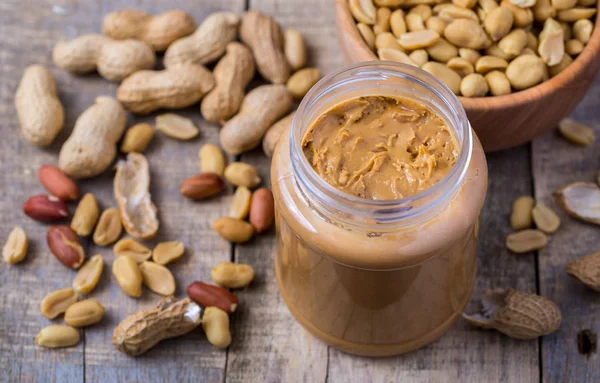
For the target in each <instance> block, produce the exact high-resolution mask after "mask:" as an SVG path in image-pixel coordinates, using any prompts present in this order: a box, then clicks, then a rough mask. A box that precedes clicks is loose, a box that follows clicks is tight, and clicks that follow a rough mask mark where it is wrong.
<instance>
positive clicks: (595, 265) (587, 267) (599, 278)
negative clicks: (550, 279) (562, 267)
mask: <svg viewBox="0 0 600 383" xmlns="http://www.w3.org/2000/svg"><path fill="white" fill-rule="evenodd" d="M567 273H568V274H569V275H571V276H572V277H574V278H576V279H578V280H579V281H580V282H581V283H583V284H584V285H586V286H587V287H589V288H590V289H592V290H595V291H599V292H600V251H596V252H595V253H592V254H588V255H586V256H584V257H581V258H579V259H576V260H574V261H571V262H569V263H568V264H567Z"/></svg>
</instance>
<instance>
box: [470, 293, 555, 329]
mask: <svg viewBox="0 0 600 383" xmlns="http://www.w3.org/2000/svg"><path fill="white" fill-rule="evenodd" d="M462 316H463V318H465V319H466V320H467V321H468V322H469V323H471V324H472V325H474V326H477V327H481V328H484V329H495V330H497V331H499V332H501V333H503V334H505V335H508V336H510V337H511V338H516V339H535V338H537V337H540V336H542V335H547V334H550V333H552V332H554V331H556V330H557V329H558V327H559V326H560V322H561V318H562V316H561V313H560V310H559V308H558V307H557V306H556V305H555V304H554V303H553V302H551V301H550V300H548V299H546V298H544V297H541V296H539V295H536V294H531V293H525V292H522V291H517V290H514V289H512V288H497V289H489V290H487V291H486V292H485V294H484V296H483V298H482V299H481V311H480V312H478V313H475V314H472V315H468V314H465V313H463V314H462Z"/></svg>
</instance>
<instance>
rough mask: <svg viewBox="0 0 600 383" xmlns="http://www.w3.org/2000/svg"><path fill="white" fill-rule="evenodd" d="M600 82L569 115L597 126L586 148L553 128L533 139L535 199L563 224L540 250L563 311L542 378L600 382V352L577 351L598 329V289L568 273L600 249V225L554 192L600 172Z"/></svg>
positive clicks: (550, 290)
mask: <svg viewBox="0 0 600 383" xmlns="http://www.w3.org/2000/svg"><path fill="white" fill-rule="evenodd" d="M599 103H600V82H599V81H598V79H597V80H596V82H595V84H594V87H593V88H592V89H591V90H590V92H589V93H588V94H587V95H586V97H585V98H584V100H583V101H582V103H581V104H580V105H579V106H578V107H577V109H576V110H575V112H574V113H573V115H572V116H571V117H573V118H574V119H576V120H578V121H581V122H583V123H585V124H587V125H589V126H591V127H593V128H594V131H595V133H596V137H597V139H596V142H594V143H593V144H592V145H589V146H587V147H581V146H577V145H573V144H571V143H569V142H567V141H565V140H564V139H562V138H561V137H560V136H559V134H558V132H557V131H556V130H553V131H551V132H549V133H547V134H546V135H544V136H543V137H540V138H539V139H537V140H535V141H534V143H533V177H534V178H533V179H534V184H535V198H536V199H537V200H539V201H542V202H544V203H546V204H547V205H548V206H549V207H551V208H552V209H553V210H554V211H556V212H557V213H558V215H559V216H560V218H561V221H562V222H561V226H560V227H559V229H558V231H557V232H556V233H554V234H552V235H551V240H550V243H549V244H548V246H547V247H545V248H544V249H542V250H541V251H540V252H539V254H540V256H539V273H540V294H541V295H543V296H544V297H546V298H549V299H551V300H552V301H554V302H555V303H556V304H557V305H558V306H559V307H560V309H561V312H562V316H563V321H562V324H561V327H560V328H559V330H558V331H557V332H556V333H554V334H552V335H549V336H546V337H544V338H543V340H542V346H543V347H542V355H543V361H542V362H543V363H542V365H543V367H544V371H543V377H544V382H598V381H600V364H599V361H600V356H599V355H598V353H597V351H596V352H592V353H589V354H585V353H582V352H580V351H579V349H578V344H577V343H578V342H577V334H578V333H579V332H580V331H582V330H585V329H588V330H591V331H592V333H593V334H598V333H599V332H600V319H599V318H598V312H599V311H600V301H599V300H598V293H597V292H594V291H592V290H590V289H588V288H586V287H585V286H584V285H582V284H581V283H580V282H578V281H577V280H575V279H574V278H572V277H570V276H568V275H567V273H566V272H565V267H566V265H567V263H569V262H570V261H572V260H574V259H577V258H580V257H582V256H584V255H587V254H589V253H592V252H595V251H598V250H600V241H598V238H599V236H598V235H599V233H600V227H599V226H597V225H592V224H587V223H583V222H580V221H578V220H576V219H574V218H571V217H570V216H568V215H567V213H566V212H565V211H564V210H563V209H561V208H560V207H559V206H558V205H557V204H556V202H555V201H554V198H553V196H552V193H553V192H554V191H555V190H557V189H558V188H560V187H562V186H564V185H567V184H569V183H571V182H576V181H585V182H594V181H595V179H596V174H597V171H598V170H600V162H599V161H598V148H599V147H600V143H599V142H598V137H599V136H600V124H599V123H598V105H599Z"/></svg>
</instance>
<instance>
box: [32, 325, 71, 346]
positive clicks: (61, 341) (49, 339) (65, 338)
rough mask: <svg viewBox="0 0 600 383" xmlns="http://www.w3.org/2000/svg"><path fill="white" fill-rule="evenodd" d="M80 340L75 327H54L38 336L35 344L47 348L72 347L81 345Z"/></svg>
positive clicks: (44, 330)
mask: <svg viewBox="0 0 600 383" xmlns="http://www.w3.org/2000/svg"><path fill="white" fill-rule="evenodd" d="M79 339H80V336H79V331H77V330H76V329H74V328H73V327H69V326H63V325H52V326H48V327H45V328H43V329H42V330H41V331H40V332H39V333H38V334H37V336H36V337H35V344H36V345H38V346H42V347H47V348H59V347H71V346H75V345H76V344H77V343H79Z"/></svg>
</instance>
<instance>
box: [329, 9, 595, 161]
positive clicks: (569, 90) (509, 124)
mask: <svg viewBox="0 0 600 383" xmlns="http://www.w3.org/2000/svg"><path fill="white" fill-rule="evenodd" d="M335 8H336V22H337V26H338V38H339V41H340V48H341V50H342V53H343V54H344V57H345V59H346V62H348V63H351V62H358V61H370V60H377V56H376V55H375V54H374V53H373V51H371V49H370V48H369V47H368V46H367V45H366V43H365V42H364V41H363V39H362V37H361V36H360V34H359V32H358V30H357V28H356V22H355V21H354V18H353V17H352V15H351V14H350V10H349V7H348V2H347V0H335ZM598 26H600V18H597V19H596V27H595V29H594V33H593V37H592V38H591V39H590V41H589V43H588V44H587V45H586V47H585V49H584V51H583V52H582V53H581V54H580V55H579V56H577V58H576V59H575V60H574V62H573V63H572V64H571V65H569V67H568V69H566V70H564V71H563V72H562V73H560V74H559V75H558V76H555V77H553V78H552V79H550V80H549V81H546V82H544V83H543V84H540V85H538V86H535V87H533V88H530V89H527V90H524V91H521V92H516V93H513V94H509V95H506V96H498V97H479V98H468V97H459V98H460V100H461V102H462V104H463V107H464V108H465V111H466V112H467V115H468V117H469V120H470V121H471V125H472V126H473V129H475V131H476V132H477V135H478V136H479V139H480V140H481V143H482V145H483V148H484V149H485V151H486V152H490V151H496V150H501V149H506V148H510V147H514V146H517V145H520V144H523V143H525V142H528V141H531V140H532V139H533V138H535V137H538V136H540V135H541V134H543V133H544V132H546V131H548V130H549V129H551V128H552V127H553V126H554V125H556V124H557V123H558V122H559V121H560V120H561V119H563V118H564V117H565V116H567V115H569V113H571V111H573V109H574V108H575V106H577V104H578V103H579V101H581V99H582V98H583V96H584V95H585V93H586V91H587V90H588V88H589V87H590V86H591V84H592V82H593V80H594V77H595V75H596V73H598V69H599V68H600V61H599V60H598V59H597V56H598V53H599V52H600V28H598Z"/></svg>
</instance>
